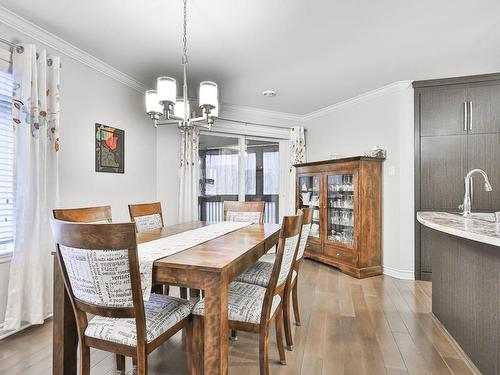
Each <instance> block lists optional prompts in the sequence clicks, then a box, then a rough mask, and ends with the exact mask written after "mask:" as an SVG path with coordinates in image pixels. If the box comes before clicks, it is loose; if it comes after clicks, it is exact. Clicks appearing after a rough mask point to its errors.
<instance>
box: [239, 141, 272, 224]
mask: <svg viewBox="0 0 500 375" xmlns="http://www.w3.org/2000/svg"><path fill="white" fill-rule="evenodd" d="M245 144H246V171H245V172H246V179H245V181H246V188H245V200H246V201H264V202H266V203H265V209H264V222H266V223H278V222H279V188H280V186H279V177H280V159H279V144H278V143H277V142H273V141H265V140H260V139H249V138H247V139H245Z"/></svg>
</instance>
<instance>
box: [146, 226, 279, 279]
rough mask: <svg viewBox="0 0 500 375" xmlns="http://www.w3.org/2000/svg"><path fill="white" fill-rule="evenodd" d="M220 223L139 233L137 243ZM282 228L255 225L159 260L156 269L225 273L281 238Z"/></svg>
mask: <svg viewBox="0 0 500 375" xmlns="http://www.w3.org/2000/svg"><path fill="white" fill-rule="evenodd" d="M215 223H216V222H210V221H191V222H186V223H182V224H175V225H169V226H166V227H163V228H161V229H154V230H151V231H147V232H142V233H137V235H136V238H137V243H138V244H141V243H145V242H149V241H154V240H158V239H161V238H164V237H168V236H172V235H175V234H178V233H182V232H186V231H189V230H193V229H196V228H200V227H203V226H207V225H210V224H215ZM280 228H281V226H280V225H278V224H251V225H248V226H245V227H243V228H240V229H237V230H235V231H232V232H229V233H227V234H225V235H223V236H220V237H217V238H214V239H212V240H209V241H206V242H203V243H200V244H198V245H196V246H193V247H190V248H188V249H186V250H183V251H180V252H178V253H175V254H172V255H169V256H166V257H163V258H160V259H157V260H156V261H155V262H154V267H159V268H161V267H162V266H163V267H168V268H181V269H197V270H204V271H209V272H222V271H223V270H225V269H227V268H229V267H231V266H232V265H233V264H235V263H237V262H238V260H239V259H240V258H241V257H243V256H245V254H247V252H248V251H249V250H250V249H252V248H254V247H256V246H259V245H261V244H262V242H263V241H265V240H266V239H269V238H272V237H274V240H275V241H276V237H277V236H278V235H279V231H280Z"/></svg>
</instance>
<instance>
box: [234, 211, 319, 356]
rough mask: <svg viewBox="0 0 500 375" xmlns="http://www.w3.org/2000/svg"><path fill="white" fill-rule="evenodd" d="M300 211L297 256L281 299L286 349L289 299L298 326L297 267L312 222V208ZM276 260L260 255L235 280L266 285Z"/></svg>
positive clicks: (289, 334)
mask: <svg viewBox="0 0 500 375" xmlns="http://www.w3.org/2000/svg"><path fill="white" fill-rule="evenodd" d="M300 213H302V214H303V216H302V230H301V234H300V242H299V246H298V250H297V256H296V258H295V262H294V264H293V271H292V277H291V278H290V284H289V285H287V288H286V292H285V296H284V301H283V321H284V324H285V338H286V345H287V348H288V350H293V336H292V324H291V317H290V300H292V302H293V314H294V316H295V324H296V325H298V326H300V314H299V297H298V294H299V293H298V288H299V285H298V278H299V269H300V264H301V262H302V259H303V258H304V251H305V249H306V245H307V240H308V239H309V232H310V230H311V223H312V215H313V209H312V208H302V209H300V210H298V211H297V214H300ZM275 261H276V254H273V253H268V254H266V255H264V256H263V257H261V258H260V259H259V261H257V263H255V264H254V265H253V266H252V267H250V268H249V269H247V270H246V271H245V272H243V273H242V274H241V275H239V276H238V277H237V278H236V281H239V282H244V283H249V284H255V285H259V286H262V287H267V285H268V284H269V280H270V279H271V275H272V272H273V267H274V263H275Z"/></svg>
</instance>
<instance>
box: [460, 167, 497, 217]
mask: <svg viewBox="0 0 500 375" xmlns="http://www.w3.org/2000/svg"><path fill="white" fill-rule="evenodd" d="M474 173H480V174H481V175H482V176H483V178H484V190H485V191H492V190H493V189H492V187H491V184H490V180H489V179H488V175H487V174H486V172H485V171H483V170H482V169H472V170H471V171H470V172H469V173H467V176H465V195H464V202H463V203H462V204H461V205H460V207H459V208H461V209H462V210H463V213H462V216H463V217H469V216H470V213H471V209H472V204H471V188H472V186H471V185H472V175H473V174H474Z"/></svg>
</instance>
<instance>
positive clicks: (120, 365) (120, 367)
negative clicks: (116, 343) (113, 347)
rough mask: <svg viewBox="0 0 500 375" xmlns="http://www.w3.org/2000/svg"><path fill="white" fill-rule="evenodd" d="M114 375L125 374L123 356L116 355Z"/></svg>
mask: <svg viewBox="0 0 500 375" xmlns="http://www.w3.org/2000/svg"><path fill="white" fill-rule="evenodd" d="M116 373H117V374H121V375H123V374H125V356H124V355H121V354H116Z"/></svg>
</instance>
